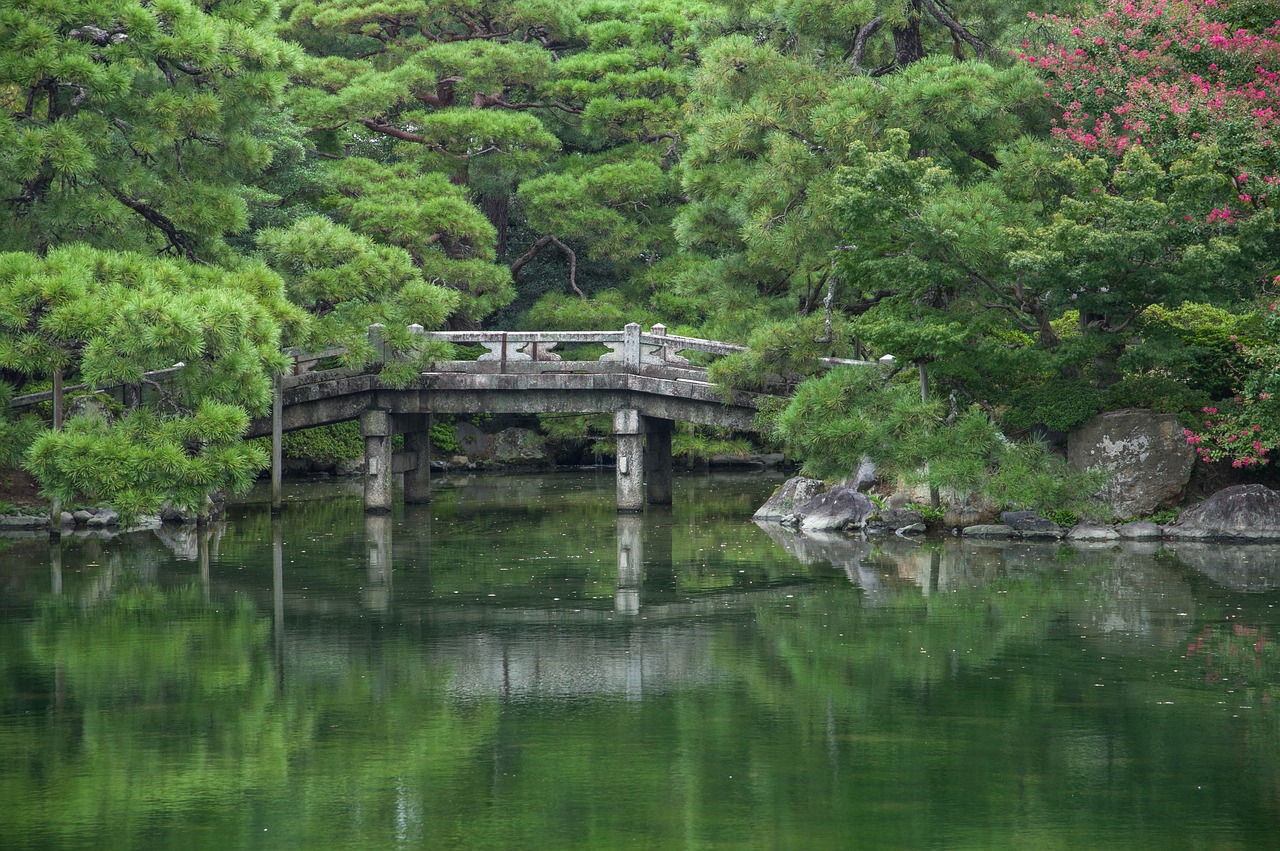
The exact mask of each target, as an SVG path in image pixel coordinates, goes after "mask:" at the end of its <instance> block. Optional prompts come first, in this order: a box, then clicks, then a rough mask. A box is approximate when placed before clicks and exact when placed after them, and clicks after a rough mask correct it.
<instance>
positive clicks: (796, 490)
mask: <svg viewBox="0 0 1280 851" xmlns="http://www.w3.org/2000/svg"><path fill="white" fill-rule="evenodd" d="M826 487H827V486H826V485H825V484H824V483H823V482H822V480H821V479H810V478H808V477H806V476H793V477H791V478H790V479H787V480H786V481H785V482H783V483H782V484H781V485H780V486H779V487H778V489H777V490H776V491H774V492H773V496H771V497H769V499H768V500H766V501H765V504H764V505H762V506H760V507H759V508H758V509H756V513H755V514H753V515H751V519H752V520H777V521H781V520H783V519H784V518H786V517H787V516H788V515H791V514H795V510H796V506H797V505H804V504H805V503H806V502H808V501H809V500H811V499H813V498H814V497H816V496H818V495H819V494H821V493H822V492H823V491H824V490H826Z"/></svg>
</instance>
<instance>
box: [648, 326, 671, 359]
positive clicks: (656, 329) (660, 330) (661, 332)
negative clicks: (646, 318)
mask: <svg viewBox="0 0 1280 851" xmlns="http://www.w3.org/2000/svg"><path fill="white" fill-rule="evenodd" d="M649 336H651V337H665V336H667V326H666V325H663V324H661V323H658V324H655V325H651V326H649ZM654 354H656V355H657V356H658V360H660V361H662V362H663V363H666V362H667V361H669V360H671V357H670V355H669V353H668V351H667V347H666V345H665V344H663V345H661V346H658V351H656V352H655V353H654Z"/></svg>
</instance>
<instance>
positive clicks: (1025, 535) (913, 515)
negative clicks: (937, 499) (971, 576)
mask: <svg viewBox="0 0 1280 851" xmlns="http://www.w3.org/2000/svg"><path fill="white" fill-rule="evenodd" d="M899 502H900V501H898V500H893V499H890V500H889V501H888V503H887V504H886V507H883V508H882V507H880V506H879V505H878V504H877V503H876V502H875V501H874V500H872V499H871V498H870V497H869V496H867V495H866V494H864V493H861V492H859V491H858V490H856V489H855V488H853V487H850V486H846V485H836V486H834V487H832V488H830V489H826V488H825V486H824V485H823V483H822V482H820V481H818V480H816V479H809V478H804V477H796V478H792V479H788V480H787V482H786V483H785V484H783V485H782V486H781V487H779V488H778V490H777V491H776V492H775V493H774V495H773V496H772V497H771V498H770V499H769V501H768V502H766V503H765V504H764V505H763V506H761V508H760V510H758V511H757V512H756V513H755V516H754V518H753V519H755V520H758V521H763V522H777V523H780V524H781V525H784V526H792V527H795V528H797V529H798V530H800V531H801V532H855V533H860V534H877V533H880V534H885V533H893V534H897V535H911V534H919V533H922V532H925V531H926V530H927V528H928V524H927V523H926V519H925V516H924V513H923V512H922V511H921V510H919V509H914V508H910V507H906V506H901V507H899V506H898V503H899ZM887 506H895V507H887ZM995 519H996V518H994V517H993V518H992V520H993V521H994V520H995ZM998 520H999V522H989V523H973V524H968V525H955V526H951V525H949V524H946V523H945V521H944V523H943V524H942V525H941V526H940V528H942V529H945V530H948V531H951V532H952V533H953V534H956V535H962V536H964V537H966V538H976V539H1023V540H1066V541H1069V542H1073V543H1109V542H1119V541H1157V540H1162V539H1173V540H1184V541H1243V542H1249V541H1278V540H1280V491H1273V490H1271V489H1270V488H1267V487H1265V486H1263V485H1256V484H1255V485H1236V486H1234V487H1229V488H1225V489H1224V490H1220V491H1218V492H1217V493H1215V494H1214V495H1213V496H1211V497H1209V498H1208V499H1206V500H1205V501H1204V502H1202V503H1200V504H1199V505H1196V506H1194V507H1191V508H1188V509H1185V510H1184V511H1183V512H1182V514H1181V515H1180V516H1179V518H1178V522H1176V523H1172V524H1167V525H1160V524H1156V523H1152V522H1149V521H1145V520H1135V521H1130V522H1124V523H1115V524H1110V523H1099V522H1094V521H1085V522H1082V523H1079V524H1077V525H1074V526H1071V527H1065V526H1061V525H1059V524H1057V523H1055V522H1054V521H1052V520H1050V519H1048V518H1045V517H1041V516H1039V515H1038V514H1036V513H1035V512H1033V511H1005V512H1002V513H1000V514H999V517H998ZM935 528H937V527H935Z"/></svg>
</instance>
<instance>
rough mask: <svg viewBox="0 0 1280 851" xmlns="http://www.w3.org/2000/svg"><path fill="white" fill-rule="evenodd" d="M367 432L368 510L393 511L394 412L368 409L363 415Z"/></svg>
mask: <svg viewBox="0 0 1280 851" xmlns="http://www.w3.org/2000/svg"><path fill="white" fill-rule="evenodd" d="M360 433H361V434H362V435H364V510H365V511H366V512H368V513H369V514H387V513H389V512H390V511H391V478H392V477H391V415H390V414H388V413H387V412H386V411H365V412H364V413H363V414H361V415H360Z"/></svg>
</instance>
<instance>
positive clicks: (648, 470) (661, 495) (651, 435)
mask: <svg viewBox="0 0 1280 851" xmlns="http://www.w3.org/2000/svg"><path fill="white" fill-rule="evenodd" d="M645 422H646V424H647V426H648V434H647V436H646V445H645V462H646V466H645V477H646V478H647V479H648V484H647V488H646V489H647V490H648V494H649V504H650V505H670V504H671V432H673V431H674V430H675V427H676V424H675V421H674V420H663V419H657V418H650V417H645Z"/></svg>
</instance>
